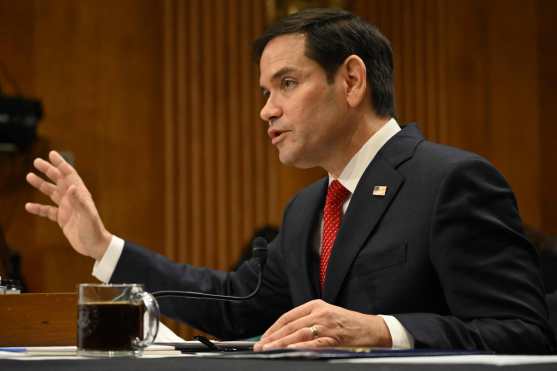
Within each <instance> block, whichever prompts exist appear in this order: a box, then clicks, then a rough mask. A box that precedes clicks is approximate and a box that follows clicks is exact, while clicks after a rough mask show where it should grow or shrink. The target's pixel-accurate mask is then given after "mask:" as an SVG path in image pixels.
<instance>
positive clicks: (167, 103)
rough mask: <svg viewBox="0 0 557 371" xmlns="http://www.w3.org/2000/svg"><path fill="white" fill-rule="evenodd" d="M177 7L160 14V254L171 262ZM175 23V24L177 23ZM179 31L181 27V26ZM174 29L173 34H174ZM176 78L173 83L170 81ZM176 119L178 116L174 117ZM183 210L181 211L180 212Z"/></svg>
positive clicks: (170, 5)
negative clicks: (161, 164)
mask: <svg viewBox="0 0 557 371" xmlns="http://www.w3.org/2000/svg"><path fill="white" fill-rule="evenodd" d="M177 8H178V6H177V4H176V3H175V2H174V1H172V0H165V1H164V13H163V19H162V27H163V50H164V64H163V68H164V70H163V109H164V122H163V123H164V212H165V225H164V228H165V229H164V254H165V255H166V256H167V257H168V258H170V259H173V260H180V259H179V257H178V256H177V255H176V251H175V249H174V246H175V245H176V244H178V241H179V237H178V236H177V232H176V220H177V219H178V218H179V217H178V215H177V213H176V209H177V207H176V204H177V203H179V202H180V201H179V200H178V198H177V197H176V195H175V192H176V188H177V187H180V182H179V180H178V179H179V177H180V172H179V167H178V165H177V164H176V157H175V156H174V153H175V148H176V145H175V141H174V139H175V138H176V132H177V131H178V130H177V129H178V128H177V127H176V126H175V125H173V123H174V121H175V120H176V119H177V113H176V110H177V104H176V99H177V97H178V96H179V93H178V92H177V91H176V85H177V84H176V83H175V81H176V79H179V78H180V77H179V75H178V71H176V65H177V64H179V63H180V62H182V61H181V59H180V57H179V56H178V55H177V47H176V39H178V38H180V37H183V35H184V32H183V30H182V29H180V28H178V25H184V24H185V22H183V21H182V22H180V21H179V20H181V16H182V14H181V12H179V11H178V9H177ZM177 20H178V21H177ZM182 27H183V26H182ZM175 29H176V31H177V32H174V30H175ZM170 76H176V79H172V78H170ZM178 116H179V115H178ZM183 210H185V208H183Z"/></svg>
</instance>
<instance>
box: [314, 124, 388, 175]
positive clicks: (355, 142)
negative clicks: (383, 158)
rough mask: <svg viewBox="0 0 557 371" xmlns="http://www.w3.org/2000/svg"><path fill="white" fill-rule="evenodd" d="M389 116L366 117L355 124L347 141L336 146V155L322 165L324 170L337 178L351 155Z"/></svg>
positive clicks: (356, 151) (352, 155)
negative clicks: (338, 146)
mask: <svg viewBox="0 0 557 371" xmlns="http://www.w3.org/2000/svg"><path fill="white" fill-rule="evenodd" d="M389 120H390V117H377V116H371V117H366V119H365V120H362V122H361V123H360V124H359V125H357V126H356V129H355V130H354V131H353V132H352V133H351V135H350V136H349V137H347V141H346V143H345V145H344V146H343V147H342V148H338V149H337V151H336V153H338V155H337V156H333V158H332V159H331V163H330V164H327V165H326V166H324V168H325V170H326V171H327V172H328V173H329V174H331V175H332V176H333V177H334V178H338V177H339V176H340V174H341V173H342V171H343V170H344V168H345V167H346V165H348V163H349V162H350V160H351V159H352V157H354V155H355V154H356V153H358V151H359V150H360V148H362V146H363V145H364V144H365V143H366V142H367V141H368V140H369V138H371V137H372V136H373V135H375V133H377V132H378V131H379V130H380V129H381V128H382V127H383V126H384V125H385V124H386V123H387V122H388V121H389Z"/></svg>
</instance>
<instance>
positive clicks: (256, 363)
mask: <svg viewBox="0 0 557 371" xmlns="http://www.w3.org/2000/svg"><path fill="white" fill-rule="evenodd" d="M540 357H542V358H539V359H538V360H543V356H540ZM547 359H548V360H551V362H549V363H535V362H532V363H529V364H517V365H510V364H506V365H496V364H481V363H466V364H454V363H450V364H449V363H437V364H430V363H382V361H381V360H378V359H376V360H374V363H350V362H347V361H334V362H326V361H312V360H307V361H300V360H249V359H210V358H188V357H169V358H155V359H153V358H151V359H149V358H139V359H129V358H112V359H60V360H44V359H41V360H12V359H0V370H10V371H11V370H15V371H17V370H77V371H89V370H91V371H93V370H94V371H97V370H124V371H125V370H130V371H131V370H134V371H135V370H157V371H166V370H169V371H170V370H181V371H188V370H196V371H205V370H207V371H209V370H211V371H213V370H219V371H220V370H231V371H251V370H254V371H255V370H257V371H259V370H277V371H285V369H287V370H288V371H298V370H299V371H314V370H315V371H317V370H320V371H321V370H324V371H327V370H334V371H344V370H346V371H348V370H368V371H369V370H381V371H415V370H420V371H422V370H425V371H427V370H432V371H438V370H447V369H448V368H450V369H451V371H471V370H481V371H482V370H526V371H545V370H548V371H549V370H552V371H555V370H557V360H556V357H555V356H552V357H551V358H547ZM393 361H394V360H390V362H393ZM403 361H404V360H401V362H403ZM385 362H386V361H385ZM394 362H396V361H394Z"/></svg>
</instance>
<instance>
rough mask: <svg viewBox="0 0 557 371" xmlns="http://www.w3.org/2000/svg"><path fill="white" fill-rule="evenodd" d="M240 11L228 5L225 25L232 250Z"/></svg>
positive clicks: (237, 180)
mask: <svg viewBox="0 0 557 371" xmlns="http://www.w3.org/2000/svg"><path fill="white" fill-rule="evenodd" d="M242 12H243V8H241V7H240V6H239V4H238V1H237V0H236V1H233V2H230V3H229V15H228V21H227V22H225V24H226V26H227V44H228V48H227V58H226V65H227V67H228V68H227V70H226V71H227V77H228V79H229V84H228V99H227V105H228V111H227V112H228V122H227V126H228V127H229V131H228V136H227V139H228V141H227V143H228V147H227V150H228V152H227V159H228V161H227V168H228V173H227V177H226V178H224V179H223V181H224V182H225V183H226V184H227V188H228V193H227V194H228V197H227V203H226V205H224V208H226V210H227V215H228V217H229V220H228V223H229V226H230V233H229V235H228V241H227V247H228V248H232V246H234V244H235V243H238V241H240V239H241V219H242V212H241V188H242V181H243V180H242V179H241V166H240V164H241V156H240V154H241V147H240V143H239V142H240V137H241V133H240V131H241V129H240V106H241V94H240V90H239V86H240V83H241V77H240V75H239V69H240V66H241V62H240V53H241V50H240V48H239V45H240V43H241V42H242V39H241V35H240V32H239V24H238V22H239V21H240V17H241V14H242Z"/></svg>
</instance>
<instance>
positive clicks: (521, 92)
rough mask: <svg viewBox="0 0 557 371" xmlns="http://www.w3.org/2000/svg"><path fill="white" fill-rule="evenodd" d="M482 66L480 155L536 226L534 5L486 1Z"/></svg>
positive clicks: (537, 145) (512, 0)
mask: <svg viewBox="0 0 557 371" xmlns="http://www.w3.org/2000/svg"><path fill="white" fill-rule="evenodd" d="M488 4H489V7H488V11H489V13H488V14H487V29H486V30H485V31H486V32H485V35H484V38H485V39H486V40H487V43H488V48H487V50H486V51H487V53H488V54H486V55H485V57H484V61H483V63H484V64H485V66H486V71H485V72H486V76H485V80H486V82H487V91H486V93H487V96H486V97H485V98H486V109H487V115H488V116H487V117H486V119H487V122H486V123H485V125H486V128H487V130H484V131H483V133H484V135H485V136H486V138H485V145H486V147H487V148H485V149H484V151H483V153H484V154H486V156H487V157H488V158H489V159H490V160H491V161H492V162H493V163H494V164H495V165H496V167H497V168H498V169H499V170H500V171H501V172H502V173H503V175H504V176H505V177H506V178H507V180H508V181H509V182H510V184H511V186H512V188H513V190H514V192H515V195H516V196H517V199H518V204H519V208H520V212H521V215H522V218H523V220H524V221H525V222H526V223H527V224H529V225H531V226H535V227H538V226H539V224H540V199H539V197H540V189H539V184H540V152H539V148H540V133H539V122H540V115H539V106H538V102H539V98H538V97H539V95H538V94H539V85H538V64H539V62H538V55H537V52H536V51H537V48H538V44H537V35H538V33H537V32H538V30H537V3H536V2H535V1H529V2H525V1H521V0H495V1H490V2H489V3H488Z"/></svg>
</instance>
